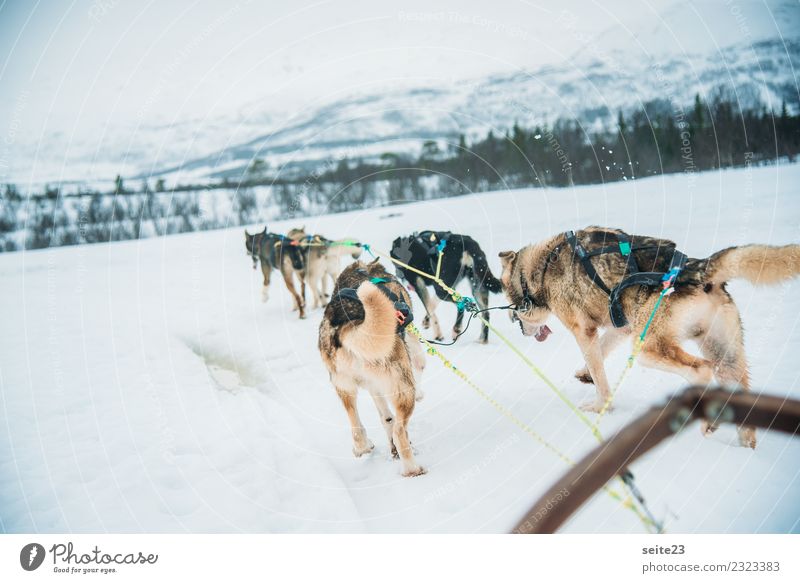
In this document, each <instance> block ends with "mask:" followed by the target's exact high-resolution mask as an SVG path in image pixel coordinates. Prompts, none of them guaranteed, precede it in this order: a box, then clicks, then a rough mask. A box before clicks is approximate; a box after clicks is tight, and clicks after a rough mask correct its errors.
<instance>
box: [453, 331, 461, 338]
mask: <svg viewBox="0 0 800 583" xmlns="http://www.w3.org/2000/svg"><path fill="white" fill-rule="evenodd" d="M459 334H461V330H459V329H458V328H453V340H458V335H459Z"/></svg>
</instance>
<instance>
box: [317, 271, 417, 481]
mask: <svg viewBox="0 0 800 583" xmlns="http://www.w3.org/2000/svg"><path fill="white" fill-rule="evenodd" d="M410 303H411V300H410V298H409V297H408V294H407V293H406V290H405V289H404V288H403V286H402V285H401V284H400V282H399V281H397V279H395V278H394V277H393V276H391V275H390V274H389V273H387V272H386V270H385V269H384V268H383V266H382V265H381V264H380V263H378V262H377V260H376V261H373V262H371V263H366V264H365V263H362V262H360V261H356V262H355V263H352V264H351V265H349V266H348V267H346V268H345V269H344V271H342V273H341V275H340V276H339V278H338V280H337V282H336V286H335V287H334V290H333V294H332V296H331V300H330V302H329V303H328V305H327V307H326V308H325V312H324V314H323V317H322V323H321V324H320V327H319V351H320V354H321V355H322V360H323V362H324V363H325V366H326V367H327V368H328V372H329V373H330V379H331V382H332V383H333V386H334V388H335V389H336V393H337V394H338V395H339V398H340V399H341V400H342V405H344V408H345V411H346V412H347V416H348V417H349V419H350V425H351V428H352V432H353V453H354V454H355V456H356V457H360V456H362V455H364V454H365V453H369V452H370V451H372V449H373V447H374V446H373V444H372V442H371V441H370V440H369V438H368V437H367V433H366V431H365V430H364V426H363V425H362V423H361V419H360V418H359V416H358V410H357V408H356V394H357V392H358V389H359V388H362V389H365V390H367V391H368V392H369V394H370V396H371V397H372V399H373V401H374V402H375V406H376V407H377V409H378V414H379V415H380V419H381V423H382V424H383V427H384V429H385V431H386V436H387V437H388V439H389V448H390V451H391V453H392V455H393V456H394V457H399V458H400V460H401V461H402V464H403V475H404V476H418V475H420V474H422V473H424V472H425V470H423V469H422V467H421V466H420V465H419V464H418V463H417V462H416V460H415V459H414V454H413V452H412V450H411V444H410V442H409V439H408V430H407V427H408V422H409V419H410V418H411V414H412V413H413V412H414V403H415V400H418V399H419V398H420V396H421V395H420V393H419V392H418V391H417V389H416V385H417V379H416V376H417V375H419V374H421V373H422V369H423V368H424V366H425V357H424V354H423V352H422V348H421V346H420V344H419V342H418V340H417V339H416V338H415V337H413V336H412V335H410V334H408V333H406V332H405V325H406V324H407V323H409V322H410V321H411V320H412V319H413V315H412V314H411V311H410V309H409V305H410ZM390 403H391V407H390ZM392 409H394V411H392Z"/></svg>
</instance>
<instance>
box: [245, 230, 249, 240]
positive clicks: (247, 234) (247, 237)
mask: <svg viewBox="0 0 800 583" xmlns="http://www.w3.org/2000/svg"><path fill="white" fill-rule="evenodd" d="M244 238H245V239H249V238H250V233H248V232H247V229H245V230H244Z"/></svg>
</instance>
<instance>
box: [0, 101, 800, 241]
mask: <svg viewBox="0 0 800 583" xmlns="http://www.w3.org/2000/svg"><path fill="white" fill-rule="evenodd" d="M798 150H800V115H798V114H797V113H790V112H789V111H788V108H787V107H786V105H785V104H784V105H783V107H782V108H781V110H780V111H779V112H773V111H771V110H768V109H767V108H766V107H763V106H761V107H754V108H748V109H741V108H739V107H738V105H737V102H736V101H735V99H733V98H731V97H727V98H726V97H725V96H724V95H723V94H722V93H718V94H717V95H716V96H715V97H714V98H713V99H711V100H709V101H708V102H704V101H703V100H701V99H700V97H699V96H697V97H696V98H695V100H694V103H693V104H692V105H690V106H688V107H683V106H680V105H676V104H674V103H671V102H669V101H666V100H664V101H653V102H650V103H647V104H646V105H645V106H644V107H642V108H641V109H639V110H636V111H633V112H627V113H623V112H620V113H619V114H618V116H617V119H616V123H614V124H612V125H610V126H607V127H600V128H598V127H593V128H587V127H585V126H583V125H581V124H580V123H579V122H577V121H575V120H558V121H556V122H555V123H554V124H553V125H552V126H546V125H541V126H535V125H531V126H528V127H525V125H524V123H523V124H519V123H518V124H515V125H514V126H513V127H512V128H509V129H508V130H507V131H505V132H503V133H495V132H493V131H490V132H488V134H487V135H486V136H485V137H483V138H480V139H475V140H471V141H470V140H468V139H467V138H466V137H465V136H463V135H462V136H460V138H459V139H458V140H457V142H455V143H453V144H450V145H449V146H447V147H442V146H440V144H439V143H437V142H434V141H431V142H426V143H425V144H424V145H423V146H422V148H421V151H420V153H419V154H418V155H413V156H412V155H406V154H396V153H386V154H384V155H382V156H380V157H379V158H374V159H358V160H347V159H343V160H335V161H330V162H328V163H327V164H323V165H321V167H320V168H318V169H316V170H315V171H313V172H310V173H309V174H307V175H305V176H297V175H296V174H294V175H292V176H291V177H290V176H288V175H285V174H284V175H281V174H280V173H277V174H273V175H272V176H269V173H268V172H267V171H266V169H267V167H268V166H267V165H266V163H265V162H264V161H262V160H255V161H254V162H253V163H252V164H251V166H250V168H248V170H247V171H245V172H243V174H242V176H241V179H240V180H236V181H232V180H231V179H230V178H227V179H225V181H223V182H220V183H213V184H206V185H183V186H175V187H173V188H171V189H169V188H166V187H165V185H164V183H163V181H162V180H160V181H157V182H156V184H155V188H153V189H151V188H150V187H149V186H148V185H147V184H146V183H145V184H144V185H143V186H142V187H141V188H139V189H138V190H132V189H129V188H127V187H126V186H125V184H124V183H123V180H122V179H121V178H119V177H118V178H117V181H116V184H115V188H114V190H113V191H112V192H105V193H102V192H90V191H84V192H77V193H69V194H64V193H61V192H60V191H59V190H58V189H56V188H48V189H47V190H46V191H45V192H43V193H39V194H37V195H30V196H22V195H21V194H20V193H19V192H18V191H17V189H16V188H15V187H14V186H13V185H6V186H5V187H4V189H3V191H2V204H1V205H0V250H4V251H13V250H17V249H21V248H23V247H24V248H27V249H38V248H42V247H48V246H58V245H74V244H81V243H94V242H103V241H118V240H127V239H137V238H140V237H150V236H158V235H165V234H172V233H184V232H191V231H198V230H206V229H217V228H223V227H230V226H235V225H242V224H249V223H254V222H264V221H268V220H275V219H279V218H292V217H299V216H308V215H314V214H319V213H330V212H342V211H348V210H357V209H363V208H369V207H376V206H383V205H390V204H397V203H402V202H410V201H418V200H426V199H432V198H442V197H449V196H459V195H463V194H468V193H471V192H483V191H489V190H498V189H507V188H522V187H546V186H569V185H573V184H575V185H577V184H594V183H600V182H610V181H617V180H633V179H637V178H642V177H646V176H653V175H659V174H665V173H674V172H700V171H704V170H712V169H717V168H727V167H734V166H740V165H743V164H745V163H749V164H759V163H769V162H772V161H775V160H777V159H786V160H789V161H794V160H795V158H796V156H797V154H798Z"/></svg>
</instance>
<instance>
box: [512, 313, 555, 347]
mask: <svg viewBox="0 0 800 583" xmlns="http://www.w3.org/2000/svg"><path fill="white" fill-rule="evenodd" d="M517 322H519V329H520V330H522V334H523V336H533V337H534V338H536V340H537V341H538V342H544V341H545V340H547V337H548V336H550V334H552V333H553V331H552V330H551V329H550V327H549V326H548V325H547V324H542V325H541V326H535V325H530V324H525V322H524V321H523V320H521V319H519V318H517Z"/></svg>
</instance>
